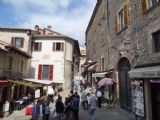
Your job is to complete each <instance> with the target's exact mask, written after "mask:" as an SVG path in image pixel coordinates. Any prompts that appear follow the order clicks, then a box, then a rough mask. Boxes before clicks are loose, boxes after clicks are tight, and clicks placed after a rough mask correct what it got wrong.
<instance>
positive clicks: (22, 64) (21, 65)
mask: <svg viewBox="0 0 160 120" xmlns="http://www.w3.org/2000/svg"><path fill="white" fill-rule="evenodd" d="M23 66H24V62H23V61H21V63H20V72H23Z"/></svg>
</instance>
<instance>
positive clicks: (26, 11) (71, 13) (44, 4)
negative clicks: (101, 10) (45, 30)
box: [3, 0, 96, 44]
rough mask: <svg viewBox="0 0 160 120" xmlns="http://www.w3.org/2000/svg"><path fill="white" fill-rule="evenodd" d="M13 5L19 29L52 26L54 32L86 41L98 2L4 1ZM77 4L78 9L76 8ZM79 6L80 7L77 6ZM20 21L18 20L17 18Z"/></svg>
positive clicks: (72, 0) (81, 41) (63, 0)
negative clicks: (90, 21) (88, 26)
mask: <svg viewBox="0 0 160 120" xmlns="http://www.w3.org/2000/svg"><path fill="white" fill-rule="evenodd" d="M3 2H7V3H8V4H11V5H12V6H13V8H14V10H15V12H16V14H17V15H16V18H17V16H18V17H19V19H21V22H19V27H31V28H33V27H34V26H35V25H39V26H40V27H46V26H47V25H52V26H53V30H54V31H57V32H59V33H62V34H65V35H68V36H70V37H73V38H75V39H78V40H79V42H80V43H81V44H82V43H84V42H85V41H84V40H85V31H86V27H87V25H88V22H89V19H90V17H91V14H92V12H93V9H94V6H95V3H96V0H3ZM73 2H77V3H76V7H75V6H74V5H75V4H74V3H73ZM77 4H78V6H77ZM17 19H18V18H17Z"/></svg>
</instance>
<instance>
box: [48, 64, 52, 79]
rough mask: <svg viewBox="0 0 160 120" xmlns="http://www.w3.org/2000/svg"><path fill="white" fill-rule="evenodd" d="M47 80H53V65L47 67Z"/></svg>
mask: <svg viewBox="0 0 160 120" xmlns="http://www.w3.org/2000/svg"><path fill="white" fill-rule="evenodd" d="M49 80H53V65H50V66H49Z"/></svg>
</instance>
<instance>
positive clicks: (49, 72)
mask: <svg viewBox="0 0 160 120" xmlns="http://www.w3.org/2000/svg"><path fill="white" fill-rule="evenodd" d="M38 80H53V65H41V64H40V65H39V68H38Z"/></svg>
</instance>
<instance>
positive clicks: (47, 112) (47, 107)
mask: <svg viewBox="0 0 160 120" xmlns="http://www.w3.org/2000/svg"><path fill="white" fill-rule="evenodd" d="M49 115H50V108H49V103H48V102H47V104H46V106H45V120H49Z"/></svg>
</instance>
